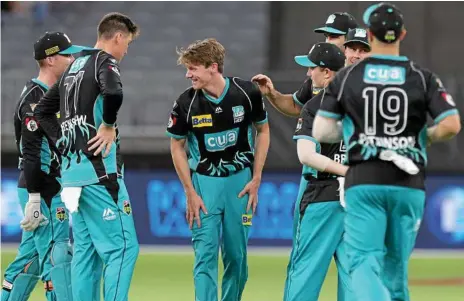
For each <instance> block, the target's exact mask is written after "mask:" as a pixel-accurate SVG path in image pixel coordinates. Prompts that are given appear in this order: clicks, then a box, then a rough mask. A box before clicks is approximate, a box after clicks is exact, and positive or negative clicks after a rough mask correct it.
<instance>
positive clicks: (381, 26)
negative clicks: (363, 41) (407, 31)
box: [363, 2, 404, 43]
mask: <svg viewBox="0 0 464 301" xmlns="http://www.w3.org/2000/svg"><path fill="white" fill-rule="evenodd" d="M363 21H364V23H366V25H367V26H368V28H369V30H370V31H371V32H372V34H373V35H374V36H375V37H376V38H377V39H378V40H379V41H381V42H384V43H393V42H395V41H397V40H398V39H399V37H400V35H401V31H402V29H403V25H404V22H403V14H402V13H401V11H400V10H399V9H398V8H397V7H396V6H394V5H393V4H390V3H386V2H382V3H378V4H374V5H372V6H370V7H369V8H367V9H366V11H365V12H364V16H363Z"/></svg>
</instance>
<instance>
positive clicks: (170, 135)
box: [166, 131, 187, 140]
mask: <svg viewBox="0 0 464 301" xmlns="http://www.w3.org/2000/svg"><path fill="white" fill-rule="evenodd" d="M166 136H168V137H171V138H174V139H177V140H182V139H185V138H187V136H181V135H176V134H173V133H170V132H168V131H166Z"/></svg>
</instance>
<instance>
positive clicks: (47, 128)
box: [33, 81, 60, 141]
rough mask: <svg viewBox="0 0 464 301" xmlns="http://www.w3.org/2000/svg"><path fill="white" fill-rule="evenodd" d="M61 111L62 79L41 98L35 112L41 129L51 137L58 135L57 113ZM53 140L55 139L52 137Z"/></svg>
mask: <svg viewBox="0 0 464 301" xmlns="http://www.w3.org/2000/svg"><path fill="white" fill-rule="evenodd" d="M59 111H60V81H57V82H56V83H55V84H54V85H53V86H52V87H51V88H50V90H48V91H47V93H45V95H44V96H43V97H42V98H41V99H40V101H39V102H38V103H37V106H36V107H35V109H34V111H33V114H34V118H36V119H37V121H38V124H39V126H40V129H41V130H42V132H43V133H45V134H46V135H47V136H48V137H49V138H50V139H51V138H52V137H57V136H58V133H59V129H60V127H59V124H58V120H57V119H56V114H57V113H58V112H59ZM51 140H52V141H53V139H51Z"/></svg>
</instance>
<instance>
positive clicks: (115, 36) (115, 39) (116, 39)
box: [114, 31, 123, 44]
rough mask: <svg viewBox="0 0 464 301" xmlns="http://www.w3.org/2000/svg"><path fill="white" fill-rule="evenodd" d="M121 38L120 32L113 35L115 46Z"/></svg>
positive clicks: (119, 42)
mask: <svg viewBox="0 0 464 301" xmlns="http://www.w3.org/2000/svg"><path fill="white" fill-rule="evenodd" d="M122 38H123V36H122V32H120V31H118V32H116V34H115V35H114V41H115V42H116V44H121V42H122Z"/></svg>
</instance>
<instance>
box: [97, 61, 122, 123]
mask: <svg viewBox="0 0 464 301" xmlns="http://www.w3.org/2000/svg"><path fill="white" fill-rule="evenodd" d="M102 60H103V61H102V62H101V63H100V67H99V68H98V71H97V75H98V85H99V86H100V92H101V95H102V96H103V123H104V124H106V125H114V123H115V122H116V118H117V115H118V111H119V108H120V107H121V105H122V100H123V92H122V82H121V74H120V72H119V66H118V64H117V61H116V60H115V59H113V58H110V57H108V56H102ZM97 63H99V62H97Z"/></svg>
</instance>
